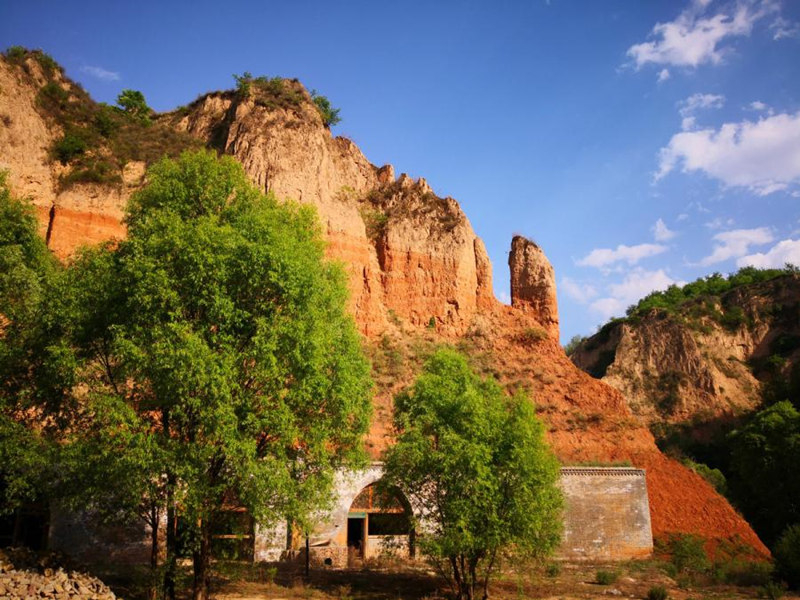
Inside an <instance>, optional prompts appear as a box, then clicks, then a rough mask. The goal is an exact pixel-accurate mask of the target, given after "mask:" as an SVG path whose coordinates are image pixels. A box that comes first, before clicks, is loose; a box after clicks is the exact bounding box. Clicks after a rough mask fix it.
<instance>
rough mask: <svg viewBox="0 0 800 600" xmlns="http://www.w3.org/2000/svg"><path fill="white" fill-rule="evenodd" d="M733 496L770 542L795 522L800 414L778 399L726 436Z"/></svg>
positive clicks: (799, 493)
mask: <svg viewBox="0 0 800 600" xmlns="http://www.w3.org/2000/svg"><path fill="white" fill-rule="evenodd" d="M729 440H730V444H731V470H732V471H733V472H734V473H735V474H736V478H735V479H734V482H735V484H736V486H737V489H735V490H734V491H735V492H736V496H737V498H739V499H740V502H741V503H742V509H743V510H744V512H745V514H746V515H747V516H748V518H749V519H750V520H751V522H753V524H754V526H755V527H756V530H757V531H758V532H759V534H760V535H761V536H762V537H763V539H764V540H765V541H766V542H767V544H768V545H769V544H771V543H773V542H774V541H775V540H776V539H777V537H778V536H779V535H780V534H781V532H782V531H783V529H784V528H785V527H786V526H787V525H791V524H794V523H800V503H799V502H798V498H800V478H798V477H797V465H798V464H800V412H798V411H797V409H795V408H794V406H792V404H791V402H788V401H782V402H778V403H777V404H774V405H773V406H770V407H769V408H767V409H765V410H762V411H760V412H758V413H756V415H755V416H754V417H753V418H752V419H751V420H750V421H749V422H748V423H747V424H746V425H745V426H744V427H742V428H741V429H739V430H737V431H734V432H733V433H731V434H730V438H729Z"/></svg>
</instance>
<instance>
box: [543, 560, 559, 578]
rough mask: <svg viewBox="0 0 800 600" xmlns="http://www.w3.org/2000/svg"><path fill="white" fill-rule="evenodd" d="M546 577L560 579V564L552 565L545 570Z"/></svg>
mask: <svg viewBox="0 0 800 600" xmlns="http://www.w3.org/2000/svg"><path fill="white" fill-rule="evenodd" d="M544 573H545V575H547V576H548V577H558V576H559V575H561V564H560V563H556V562H554V563H550V564H549V565H547V566H546V567H545V569H544Z"/></svg>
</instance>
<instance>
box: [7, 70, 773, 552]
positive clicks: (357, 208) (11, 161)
mask: <svg viewBox="0 0 800 600" xmlns="http://www.w3.org/2000/svg"><path fill="white" fill-rule="evenodd" d="M45 71H46V69H42V67H41V65H40V64H39V62H37V60H36V57H35V56H28V57H27V58H26V59H25V60H24V61H21V62H18V63H16V64H11V63H10V62H9V61H7V60H0V90H1V91H0V168H4V169H8V170H9V171H10V182H11V185H12V189H13V190H14V192H15V193H16V194H17V195H21V196H26V197H28V198H30V199H31V201H32V202H33V203H34V204H35V205H36V207H37V210H38V211H39V216H40V220H41V229H42V235H43V236H46V238H47V240H48V244H49V246H50V247H51V248H52V250H53V252H55V253H56V254H57V255H58V256H59V257H61V258H65V259H66V258H68V257H69V256H70V254H71V253H72V252H74V251H75V249H77V248H78V247H79V246H80V245H82V244H91V243H95V242H98V241H101V240H108V239H113V238H115V237H117V238H118V237H120V236H124V234H125V229H124V226H123V225H122V224H121V221H120V219H121V216H122V211H123V208H124V205H125V202H126V201H127V199H128V197H129V196H130V194H131V192H132V191H134V190H135V189H137V188H138V187H139V186H140V185H142V183H143V182H144V177H145V175H144V173H145V167H146V164H147V163H148V162H149V160H150V159H149V158H148V157H147V156H144V157H139V159H137V160H133V159H130V160H117V159H118V158H119V156H118V154H117V155H114V152H115V150H114V141H113V138H108V139H107V140H101V141H100V142H99V143H98V146H97V149H96V150H89V151H88V153H89V154H91V153H92V152H94V153H95V154H96V156H99V157H104V158H103V160H104V161H105V163H104V164H106V163H108V164H110V165H111V167H109V168H110V169H111V170H110V171H108V170H106V171H105V173H106V174H108V173H109V172H110V176H109V177H106V178H105V179H106V180H104V181H99V182H98V181H94V182H91V181H90V182H86V181H81V180H80V179H81V178H80V177H71V175H73V174H74V173H75V172H76V169H77V168H78V167H77V165H76V164H71V163H69V162H68V163H67V164H66V165H62V164H59V162H58V161H55V160H54V159H53V158H52V148H53V144H54V143H55V142H56V141H57V140H58V139H61V138H62V136H64V135H65V129H66V127H65V125H64V124H63V122H60V121H59V118H58V115H59V114H61V113H57V114H56V116H55V117H53V115H52V114H48V113H47V112H46V111H43V110H42V105H41V102H40V100H41V94H42V90H43V88H44V87H45V86H47V85H50V84H52V83H55V84H56V85H58V86H60V87H61V88H62V89H64V90H67V91H71V92H74V93H70V95H69V99H68V100H67V102H78V103H80V102H83V103H91V102H92V101H91V99H90V98H88V96H85V93H84V94H81V93H80V92H81V90H76V89H74V87H75V84H73V83H71V82H69V80H68V79H67V78H65V77H64V76H63V74H61V73H60V72H59V71H55V72H54V73H52V72H51V73H47V72H45ZM67 106H68V107H69V105H67ZM153 127H154V128H155V129H154V130H153V131H155V132H157V133H158V135H159V136H162V137H163V139H165V140H167V139H168V140H169V141H170V146H169V148H170V149H174V148H176V147H179V146H180V144H178V143H177V142H180V141H181V140H184V141H185V144H186V146H185V147H191V146H192V145H200V146H207V147H212V148H216V149H217V150H218V151H219V152H224V153H227V154H230V155H232V156H234V157H236V158H237V159H238V160H239V161H240V162H241V163H242V165H243V166H244V168H245V170H246V172H247V173H248V174H249V176H250V177H251V178H252V180H253V182H254V183H255V184H256V185H258V186H260V187H261V188H262V189H264V190H268V191H270V192H273V193H274V194H276V196H278V197H279V198H293V199H295V200H298V201H300V202H304V203H308V204H311V205H313V206H315V207H316V209H317V211H318V214H319V217H320V220H321V223H322V226H323V230H324V232H325V236H326V238H327V241H328V254H329V256H330V258H332V259H335V260H339V261H341V262H342V263H343V264H344V265H345V267H346V269H347V272H348V274H349V283H350V289H351V300H350V301H351V309H352V313H353V315H354V317H355V319H356V321H357V324H358V326H359V328H360V330H361V331H362V333H363V334H364V337H365V346H366V348H367V349H368V351H369V352H370V354H371V356H372V359H373V363H374V368H375V376H376V380H377V382H378V391H377V394H376V398H375V404H376V412H375V419H374V423H373V426H372V431H371V434H370V438H369V440H368V445H369V447H370V448H371V450H372V452H373V455H374V456H376V457H377V456H379V453H380V451H381V449H382V448H384V447H385V446H386V445H387V444H388V443H390V442H391V437H390V430H389V428H390V416H391V414H390V407H391V398H392V396H393V395H394V393H395V392H396V391H397V390H399V389H400V388H401V387H402V386H404V385H406V384H407V383H409V382H410V381H411V380H412V379H413V377H414V375H415V373H416V371H417V369H418V367H419V365H420V364H421V361H422V360H423V359H424V357H425V355H426V353H427V352H428V351H429V350H430V349H431V348H433V347H434V346H435V345H436V344H439V343H450V344H453V345H456V346H457V347H458V348H459V349H461V350H462V351H464V352H465V353H467V354H468V355H469V356H470V358H471V360H472V361H473V364H474V365H475V366H476V368H478V369H480V370H482V371H483V372H484V373H487V374H492V375H494V376H496V377H498V378H499V379H500V381H501V382H502V383H503V384H504V385H506V387H507V388H508V389H509V390H514V389H518V388H522V389H526V390H528V391H529V393H530V395H531V397H532V398H534V399H535V402H536V405H537V411H538V412H539V415H540V417H542V418H543V419H544V420H545V422H546V423H547V424H548V427H549V436H550V441H551V443H552V444H553V446H554V448H555V451H556V453H557V454H558V456H559V457H560V458H561V460H562V461H563V462H564V463H565V464H580V463H587V462H593V463H597V462H599V463H613V462H623V461H629V462H630V463H632V464H634V465H636V466H641V467H644V468H646V469H647V478H648V489H649V494H650V506H651V512H652V523H653V530H654V534H655V535H656V536H659V535H663V534H666V533H668V532H690V533H699V534H701V535H703V536H705V537H707V538H709V539H710V540H712V541H713V540H720V539H732V538H734V537H737V536H738V538H740V539H741V540H743V541H744V542H746V543H747V544H749V545H751V546H752V547H754V548H755V549H757V550H758V551H759V552H761V553H764V554H766V553H767V550H766V548H765V547H764V546H763V544H761V542H760V541H759V540H758V538H757V536H756V535H755V534H754V533H753V531H752V529H751V528H750V527H749V525H748V524H747V523H746V522H745V521H744V520H743V519H742V518H741V516H739V515H738V514H737V513H736V512H735V511H734V510H733V508H732V507H731V506H730V505H729V504H728V503H727V501H726V500H725V499H724V498H723V497H721V496H720V495H718V494H717V493H716V492H715V491H714V490H713V488H712V487H711V486H710V485H709V484H708V483H706V482H705V481H704V480H703V479H701V478H700V477H699V476H698V475H696V474H695V473H694V472H692V471H689V470H688V469H686V468H684V467H683V466H682V465H680V464H679V463H677V462H676V461H674V460H671V459H669V458H667V457H666V456H665V455H663V454H662V453H661V452H659V450H658V449H657V447H656V445H655V442H654V440H653V437H652V435H651V434H650V432H649V430H648V428H647V424H646V423H644V422H642V421H641V420H639V419H637V418H636V415H635V414H634V411H632V406H633V405H635V400H634V401H632V402H631V401H630V398H629V399H626V396H625V395H624V393H627V392H628V390H627V389H625V388H624V386H619V385H616V387H615V386H614V385H608V384H606V383H605V382H603V381H599V380H597V379H594V378H592V377H591V376H589V375H587V374H586V373H584V372H583V371H581V370H580V369H579V368H577V367H576V366H575V365H574V364H573V363H572V362H570V360H569V359H568V358H567V356H566V355H565V354H564V352H563V350H562V349H561V347H560V345H559V343H558V309H557V304H556V294H555V275H554V272H553V268H552V266H551V265H550V263H549V261H548V260H547V258H546V257H545V255H544V253H543V251H542V249H541V248H539V246H537V245H536V244H535V243H533V242H531V241H529V240H526V239H524V238H521V237H515V238H514V240H513V241H512V245H511V253H510V256H509V265H510V267H511V277H512V281H511V290H512V304H511V306H507V305H503V304H501V303H500V302H498V301H497V300H495V298H494V296H493V293H492V269H491V264H490V263H489V260H488V257H487V254H486V251H485V249H484V246H483V243H482V241H481V240H480V239H479V238H478V237H477V236H476V235H475V232H474V231H473V229H472V226H471V225H470V222H469V220H468V219H467V217H466V215H465V214H464V213H463V211H462V210H461V208H460V207H459V205H458V203H457V202H456V201H455V200H454V199H452V198H440V197H438V196H436V195H435V194H434V193H433V192H432V190H431V188H430V187H429V186H428V184H427V183H426V182H425V180H423V179H419V180H412V179H411V178H409V177H408V176H407V175H403V174H401V175H399V176H396V175H395V173H394V169H393V168H392V167H391V166H389V165H386V166H382V167H378V166H375V165H373V164H371V163H370V162H369V161H368V160H367V158H365V157H364V155H363V154H362V153H361V151H360V150H359V149H358V148H357V147H356V146H355V145H354V144H353V143H352V142H351V141H349V140H347V139H344V138H339V137H333V136H332V135H331V133H330V131H329V130H328V129H327V128H326V127H325V126H324V123H323V121H322V118H321V116H320V114H319V112H318V111H317V110H316V108H315V106H314V104H313V103H312V102H311V98H310V96H309V94H308V93H307V92H306V90H305V89H304V88H303V87H302V85H301V84H299V83H298V82H296V81H289V80H280V81H277V80H269V85H268V86H264V89H259V88H257V87H256V88H255V89H254V90H253V92H252V93H251V94H248V95H244V94H241V93H235V92H220V93H212V94H207V95H205V96H202V97H200V98H198V100H196V101H195V102H193V103H192V104H191V105H189V106H187V107H183V108H181V109H178V110H176V111H174V112H172V113H168V114H164V115H159V116H157V117H156V118H155V123H154V125H153ZM159 132H160V133H159ZM143 135H144V134H143ZM147 135H148V136H151V137H152V136H153V135H154V134H153V133H152V132H151V133H147ZM159 139H160V138H159ZM164 153H167V154H168V153H169V152H168V151H167V150H166V149H165V152H164ZM115 156H116V157H117V158H114V157H115ZM115 161H116V162H115ZM114 169H116V170H114ZM95 179H102V178H95ZM621 337H622V336H621V335H620V338H621ZM620 376H623V375H622V374H621V375H620ZM618 388H619V389H618ZM621 390H622V391H621ZM623 392H624V393H623ZM632 397H633V398H638V397H639V396H632Z"/></svg>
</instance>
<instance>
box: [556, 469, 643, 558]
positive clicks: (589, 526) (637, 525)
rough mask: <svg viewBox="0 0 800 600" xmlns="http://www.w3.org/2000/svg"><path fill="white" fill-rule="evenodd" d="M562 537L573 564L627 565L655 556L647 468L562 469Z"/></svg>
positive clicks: (564, 553)
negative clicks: (615, 562) (604, 562)
mask: <svg viewBox="0 0 800 600" xmlns="http://www.w3.org/2000/svg"><path fill="white" fill-rule="evenodd" d="M561 488H562V489H563V490H564V500H565V511H564V537H563V540H562V543H561V548H560V549H559V551H558V554H559V556H560V557H561V558H564V559H570V560H576V559H577V560H625V559H630V558H645V557H648V556H650V555H651V554H652V552H653V534H652V532H651V528H650V505H649V502H648V499H647V480H646V479H645V472H644V470H643V469H633V468H614V467H611V468H609V467H564V468H562V469H561Z"/></svg>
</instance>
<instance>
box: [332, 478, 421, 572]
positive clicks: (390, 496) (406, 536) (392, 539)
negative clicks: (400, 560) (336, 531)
mask: <svg viewBox="0 0 800 600" xmlns="http://www.w3.org/2000/svg"><path fill="white" fill-rule="evenodd" d="M347 548H348V562H349V563H350V564H353V563H357V562H358V561H361V560H365V559H369V558H373V557H376V556H379V555H382V554H383V555H386V554H390V555H391V554H394V555H397V556H403V557H408V556H412V557H413V556H414V531H413V528H412V525H411V507H410V506H409V504H408V501H407V500H406V498H405V496H403V494H402V492H401V491H400V490H398V489H396V488H393V489H390V490H388V491H383V490H382V489H381V488H380V487H379V486H378V485H377V484H375V483H373V484H371V485H368V486H367V487H365V488H364V489H362V490H361V492H359V494H358V495H357V496H356V498H355V499H354V500H353V503H352V504H351V505H350V510H349V511H348V513H347Z"/></svg>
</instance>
